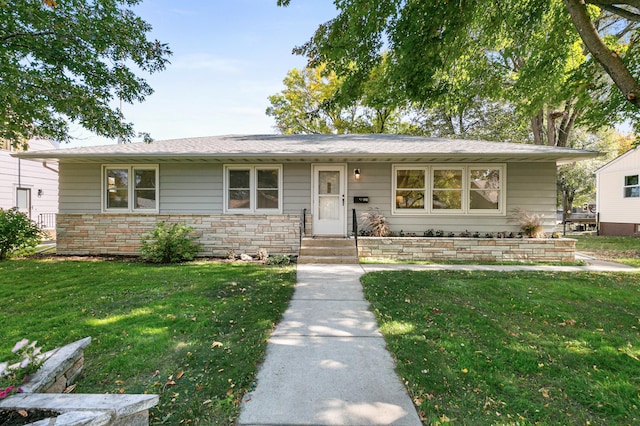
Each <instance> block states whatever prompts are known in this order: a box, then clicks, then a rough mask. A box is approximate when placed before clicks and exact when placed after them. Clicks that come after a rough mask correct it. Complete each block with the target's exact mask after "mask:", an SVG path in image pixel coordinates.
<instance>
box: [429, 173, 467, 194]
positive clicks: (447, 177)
mask: <svg viewBox="0 0 640 426" xmlns="http://www.w3.org/2000/svg"><path fill="white" fill-rule="evenodd" d="M433 187H434V188H437V189H453V188H456V189H461V188H462V170H434V171H433Z"/></svg>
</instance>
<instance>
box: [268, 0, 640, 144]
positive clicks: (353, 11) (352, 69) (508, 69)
mask: <svg viewBox="0 0 640 426" xmlns="http://www.w3.org/2000/svg"><path fill="white" fill-rule="evenodd" d="M289 2H290V0H279V1H278V3H279V4H280V5H288V4H289ZM576 2H578V3H579V0H572V1H571V3H572V5H573V6H575V7H577V8H579V9H580V8H581V10H582V9H584V10H587V11H588V12H590V13H591V15H589V16H588V18H589V20H590V22H591V25H592V27H594V28H595V25H599V24H598V23H599V22H603V14H604V13H605V12H606V13H607V14H608V16H609V17H610V24H609V25H608V26H607V27H601V28H602V29H603V31H604V32H603V34H605V35H606V37H605V39H602V38H600V40H601V41H602V42H603V43H605V45H607V46H611V47H612V48H613V47H615V46H617V45H620V44H622V45H623V48H622V49H617V48H616V52H613V51H612V50H611V48H609V47H607V49H609V54H610V56H615V55H611V53H616V55H617V56H618V57H619V58H620V59H621V60H622V66H623V67H624V68H625V69H627V71H628V72H629V73H630V74H631V75H632V77H634V79H635V80H637V78H638V75H640V61H639V60H638V59H637V56H638V55H637V54H636V53H637V47H636V45H637V43H634V41H635V39H636V38H637V37H638V30H637V26H636V24H637V21H634V20H633V18H634V17H635V16H636V15H637V14H634V13H631V12H629V13H627V12H625V10H626V11H629V10H637V0H634V1H629V2H615V4H625V5H626V6H624V7H623V8H620V7H617V6H611V5H612V4H614V2H611V1H606V0H602V1H590V3H592V4H597V5H598V6H600V7H601V8H600V9H598V8H595V7H593V6H589V7H588V8H587V6H586V5H585V4H584V3H580V4H578V5H575V4H573V3H576ZM568 3H569V0H567V2H566V3H565V2H564V1H561V0H528V1H522V0H502V1H500V2H493V3H491V4H487V3H486V2H477V1H468V0H467V1H465V0H460V1H444V0H440V1H411V2H397V1H391V0H387V1H379V2H375V3H374V4H372V2H369V1H366V0H345V1H341V2H338V3H337V7H338V9H339V13H338V15H337V16H336V17H335V18H334V19H332V20H331V21H328V22H326V23H324V24H322V25H320V27H319V28H318V29H317V30H316V32H315V34H314V36H313V37H312V38H311V40H310V41H309V42H307V43H305V44H304V45H302V46H299V47H297V48H295V49H294V52H296V53H298V54H302V55H306V56H307V57H308V59H309V61H310V64H311V65H314V64H316V63H318V62H326V63H327V64H328V67H329V68H330V69H331V70H333V71H335V72H337V73H338V75H341V76H344V77H345V85H347V86H349V87H355V88H357V87H359V86H360V85H361V84H362V82H364V81H366V78H367V76H368V73H369V71H370V70H371V69H372V68H373V67H375V66H376V65H377V64H378V63H379V61H380V58H381V52H382V50H383V49H389V54H390V63H391V64H392V66H391V68H392V69H391V71H390V75H391V76H392V77H393V82H394V83H395V85H396V86H397V87H399V88H400V90H399V91H398V92H397V93H405V94H406V96H407V97H408V98H409V99H410V100H412V101H415V102H427V101H429V102H431V101H432V100H433V99H441V98H442V97H446V96H449V94H450V93H451V90H450V89H451V87H452V83H453V87H457V88H458V89H464V88H465V86H468V87H470V88H472V89H473V88H474V85H473V84H469V83H473V82H474V81H477V80H478V79H479V78H480V79H482V80H483V81H484V83H486V84H485V85H484V86H475V87H476V88H477V89H480V91H473V90H472V91H467V92H465V93H468V94H472V95H478V96H481V97H482V98H483V99H492V100H496V98H499V99H502V100H505V101H508V102H510V103H512V104H513V105H514V106H515V107H516V111H517V113H518V114H519V115H521V116H525V115H528V116H529V117H530V118H531V126H532V133H533V136H534V139H535V140H536V142H537V143H547V144H551V145H563V144H566V141H567V138H568V135H569V132H570V130H571V128H572V127H573V125H574V123H576V122H577V120H578V118H579V115H580V114H582V113H583V112H584V110H585V108H588V105H589V103H591V102H592V101H594V100H597V101H601V100H602V94H603V93H605V92H604V91H602V90H601V91H599V92H594V91H593V89H594V87H592V86H593V84H592V80H593V77H594V73H593V70H592V69H591V68H589V66H590V65H592V64H594V63H603V62H606V61H604V59H602V60H601V58H599V57H596V55H595V54H588V53H589V51H587V50H582V48H581V44H580V38H579V34H578V32H577V31H576V28H578V29H580V28H579V27H578V26H574V25H573V24H572V23H573V22H574V21H572V18H573V12H571V11H570V10H569V7H568ZM634 5H635V6H634ZM610 6H611V7H610ZM634 8H635V9H634ZM570 12H571V13H570ZM594 22H596V24H594ZM611 24H612V25H611ZM621 27H623V28H625V31H622V32H621V31H616V29H618V28H621ZM580 35H582V33H581V34H580ZM583 38H584V37H583ZM585 44H586V43H585ZM594 58H595V59H596V60H597V61H596V60H594ZM619 65H620V64H618V66H616V67H615V68H616V69H619V68H621V66H619ZM600 69H602V68H600ZM605 69H607V68H605ZM608 72H609V71H608ZM602 81H603V80H602V79H599V80H598V83H601V82H602ZM614 81H615V82H616V84H618V86H619V87H620V86H621V84H620V83H619V82H618V81H619V80H618V81H616V79H614ZM607 86H609V87H610V86H611V83H610V80H607ZM634 90H635V89H634ZM627 92H628V93H631V94H632V95H631V97H633V96H634V95H633V93H635V92H633V90H632V91H631V92H629V91H628V90H627ZM627 92H625V93H627ZM350 93H353V94H356V95H357V93H358V92H357V90H351V91H350ZM453 93H455V94H459V93H463V92H462V91H461V90H455V91H453ZM606 94H607V95H614V94H615V93H614V91H611V90H609V91H608V92H607V93H606ZM625 96H626V97H627V100H628V101H629V102H630V101H631V100H630V99H628V98H629V96H628V95H626V94H625ZM617 98H618V99H620V98H621V97H620V95H619V94H617ZM460 101H461V102H464V99H461V100H460ZM625 102H626V101H625ZM627 103H628V102H627ZM585 105H586V106H585ZM629 105H630V106H631V107H633V110H625V109H624V107H622V105H621V104H618V105H617V106H614V105H613V104H611V108H610V109H609V112H611V114H610V115H609V118H611V117H614V118H615V119H617V120H620V119H621V116H620V114H621V113H623V112H624V113H627V114H629V115H631V116H632V117H634V118H635V119H637V117H638V115H637V114H638V110H637V107H635V106H633V105H632V104H631V103H629ZM588 117H593V115H591V116H588ZM603 121H605V120H604V119H603V118H600V121H599V122H603Z"/></svg>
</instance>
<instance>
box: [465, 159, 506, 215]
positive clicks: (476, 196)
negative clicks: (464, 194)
mask: <svg viewBox="0 0 640 426" xmlns="http://www.w3.org/2000/svg"><path fill="white" fill-rule="evenodd" d="M501 170H502V169H500V168H475V167H470V168H469V210H471V211H494V212H497V211H500V209H501V204H502V203H501V202H500V200H501V198H502V191H501V187H500V186H501V181H502V179H501V175H502V173H501Z"/></svg>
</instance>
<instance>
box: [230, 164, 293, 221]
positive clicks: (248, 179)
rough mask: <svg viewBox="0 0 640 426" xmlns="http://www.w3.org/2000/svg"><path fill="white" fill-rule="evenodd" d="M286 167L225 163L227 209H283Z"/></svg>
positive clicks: (238, 211) (245, 211)
mask: <svg viewBox="0 0 640 426" xmlns="http://www.w3.org/2000/svg"><path fill="white" fill-rule="evenodd" d="M281 188H282V166H225V196H226V200H225V211H226V212H229V213H254V212H280V211H281V210H282V191H281Z"/></svg>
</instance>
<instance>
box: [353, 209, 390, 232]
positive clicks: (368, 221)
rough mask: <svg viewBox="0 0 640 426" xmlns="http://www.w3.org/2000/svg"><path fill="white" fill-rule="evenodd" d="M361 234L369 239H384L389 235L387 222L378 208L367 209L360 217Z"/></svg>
mask: <svg viewBox="0 0 640 426" xmlns="http://www.w3.org/2000/svg"><path fill="white" fill-rule="evenodd" d="M360 221H361V222H362V228H363V233H364V234H365V235H368V236H370V237H386V236H387V235H389V231H390V229H389V222H387V218H386V217H384V215H383V214H382V213H380V210H379V209H378V208H375V209H368V210H366V211H364V212H362V214H361V215H360Z"/></svg>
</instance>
